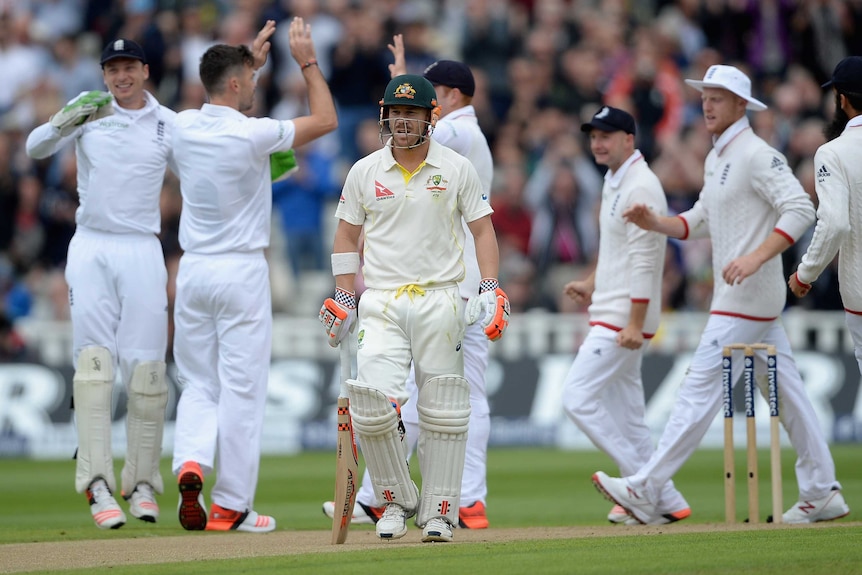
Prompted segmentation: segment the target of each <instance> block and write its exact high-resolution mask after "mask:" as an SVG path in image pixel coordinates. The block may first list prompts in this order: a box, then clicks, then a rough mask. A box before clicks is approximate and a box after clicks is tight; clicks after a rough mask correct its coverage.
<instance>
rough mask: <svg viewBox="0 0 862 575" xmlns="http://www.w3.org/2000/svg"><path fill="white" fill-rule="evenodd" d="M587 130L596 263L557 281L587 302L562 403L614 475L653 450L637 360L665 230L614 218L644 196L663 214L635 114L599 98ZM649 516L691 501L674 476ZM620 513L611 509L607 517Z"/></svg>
mask: <svg viewBox="0 0 862 575" xmlns="http://www.w3.org/2000/svg"><path fill="white" fill-rule="evenodd" d="M581 130H582V131H584V132H589V134H590V150H591V151H592V153H593V156H594V157H595V159H596V163H597V164H599V165H603V166H607V167H608V171H607V173H606V174H605V183H604V186H603V188H602V202H601V209H600V212H599V229H600V231H601V233H600V234H599V254H598V260H597V263H596V269H595V270H594V271H593V272H592V273H591V274H590V275H589V276H588V277H587V278H585V279H583V280H578V281H572V282H569V283H567V284H566V286H565V288H564V291H565V293H566V294H567V295H568V296H569V297H571V298H572V299H573V300H575V301H576V302H578V303H581V304H589V306H590V307H589V315H590V326H591V327H590V331H589V333H588V334H587V337H586V339H585V340H584V342H583V343H582V344H581V346H580V349H578V355H577V356H576V357H575V361H574V362H572V367H571V369H570V370H569V373H568V374H567V375H566V380H565V383H564V387H563V409H565V411H566V414H567V415H568V416H569V417H570V418H571V419H572V421H574V422H575V424H576V425H577V426H578V428H580V429H581V431H583V432H584V433H585V434H586V435H587V437H589V438H590V440H591V441H592V442H593V444H595V445H596V446H597V447H598V448H599V449H601V450H602V451H604V452H605V453H607V454H608V455H609V456H610V457H611V458H612V459H613V460H614V463H616V464H617V466H618V467H619V468H620V472H621V473H622V474H623V475H628V474H630V473H634V472H635V471H637V470H638V469H639V468H640V466H641V465H643V464H644V463H646V462H647V460H649V457H650V455H652V453H653V451H654V449H653V442H652V437H651V435H650V430H649V427H647V425H646V423H645V422H644V415H645V412H646V407H645V405H644V390H643V380H642V379H641V364H642V362H643V353H644V348H645V343H647V342H648V341H649V340H650V339H651V338H652V337H653V336H654V335H655V333H656V331H657V330H658V326H659V320H660V319H661V303H662V300H661V288H662V270H663V269H664V254H665V249H666V248H667V237H666V236H664V235H663V234H658V233H655V232H649V231H646V230H642V229H641V228H639V227H637V226H636V225H634V224H631V223H628V222H626V221H625V219H624V218H623V212H624V211H625V210H626V209H627V208H628V207H629V206H632V205H635V204H644V205H646V206H649V208H650V209H651V210H652V211H653V212H655V213H656V214H660V215H665V214H667V199H666V198H665V195H664V190H663V189H662V186H661V182H659V180H658V178H657V177H656V175H655V174H654V173H653V172H652V170H650V168H649V166H648V165H647V163H646V160H644V157H643V155H642V154H641V153H640V151H639V150H636V149H635V132H636V126H635V119H634V118H633V117H632V115H631V114H629V113H628V112H626V111H624V110H620V109H617V108H612V107H609V106H603V107H602V108H601V109H600V110H599V111H598V112H596V114H595V115H594V116H593V117H592V119H591V120H590V121H589V122H587V123H585V124H583V125H582V126H581ZM656 507H657V511H658V512H657V513H656V516H655V517H654V518H652V519H651V521H650V523H654V524H663V523H673V522H675V521H679V520H681V519H685V518H686V517H688V516H689V515H691V509H690V508H689V506H688V503H687V502H686V501H685V499H684V498H683V496H682V494H681V493H680V492H679V491H678V490H677V489H676V488H674V486H673V481H668V482H667V483H665V484H664V487H663V488H662V491H661V493H660V495H659V498H658V501H657V505H656ZM628 519H629V517H628V515H627V514H626V512H625V510H623V509H622V508H619V507H614V509H612V510H611V512H610V513H609V514H608V520H610V521H611V522H612V523H623V522H625V521H626V520H628Z"/></svg>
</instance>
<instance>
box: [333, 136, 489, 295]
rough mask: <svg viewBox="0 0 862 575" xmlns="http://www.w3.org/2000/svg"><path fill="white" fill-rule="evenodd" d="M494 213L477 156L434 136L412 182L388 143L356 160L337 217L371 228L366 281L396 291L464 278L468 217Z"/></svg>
mask: <svg viewBox="0 0 862 575" xmlns="http://www.w3.org/2000/svg"><path fill="white" fill-rule="evenodd" d="M492 212H493V210H492V209H491V206H490V204H489V203H488V200H487V199H483V191H482V183H481V182H480V180H479V176H478V175H477V174H476V169H475V168H474V167H473V165H472V164H471V163H470V161H469V160H467V159H466V158H465V157H464V156H462V155H460V154H458V153H457V152H455V151H453V150H451V149H449V148H447V147H445V146H443V145H441V144H438V143H437V142H435V141H434V140H433V139H432V140H430V142H429V147H428V156H427V157H426V159H425V163H424V164H423V165H422V166H421V167H420V168H419V169H417V171H416V172H415V173H414V174H413V175H412V176H411V177H410V178H409V179H408V180H407V181H405V175H404V172H403V171H402V169H401V167H400V166H399V165H398V164H397V163H396V162H395V158H394V157H393V156H392V151H391V149H390V148H389V146H388V145H387V146H384V147H383V148H382V149H380V150H377V151H376V152H373V153H371V154H370V155H368V156H366V157H364V158H362V159H360V160H359V161H358V162H356V163H355V164H354V165H353V167H352V168H351V169H350V171H349V172H348V174H347V178H346V180H345V183H344V188H343V190H342V193H341V199H340V200H339V203H338V208H337V209H336V211H335V216H336V217H337V218H340V219H342V220H344V221H346V222H348V223H350V224H353V225H357V226H364V228H365V230H364V231H365V247H364V252H363V254H364V264H363V267H362V273H363V278H364V280H365V285H366V286H368V287H369V288H374V289H397V288H399V287H401V286H404V285H407V284H416V285H419V286H421V287H431V286H435V285H440V284H446V283H453V282H459V281H461V280H462V279H463V278H464V262H463V258H462V251H463V247H464V240H465V232H464V226H463V224H462V223H461V218H462V217H463V219H464V221H467V222H472V221H473V220H477V219H479V218H481V217H482V216H486V215H489V214H491V213H492Z"/></svg>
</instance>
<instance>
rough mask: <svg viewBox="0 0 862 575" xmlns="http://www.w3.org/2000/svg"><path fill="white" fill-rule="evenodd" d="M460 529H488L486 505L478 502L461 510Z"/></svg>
mask: <svg viewBox="0 0 862 575" xmlns="http://www.w3.org/2000/svg"><path fill="white" fill-rule="evenodd" d="M458 527H462V528H464V529H487V528H488V516H487V515H486V514H485V504H484V503H482V502H481V501H477V502H476V503H474V504H473V505H469V506H467V507H461V508H459V509H458Z"/></svg>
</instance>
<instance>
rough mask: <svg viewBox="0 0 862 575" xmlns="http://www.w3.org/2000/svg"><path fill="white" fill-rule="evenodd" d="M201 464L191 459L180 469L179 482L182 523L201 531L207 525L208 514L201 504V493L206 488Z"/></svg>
mask: <svg viewBox="0 0 862 575" xmlns="http://www.w3.org/2000/svg"><path fill="white" fill-rule="evenodd" d="M203 475H204V474H203V471H201V466H200V465H198V464H197V463H195V462H193V461H190V462H187V463H184V464H183V466H182V468H181V469H180V475H179V478H178V479H177V484H178V487H179V490H180V498H181V502H180V508H179V511H178V515H179V519H180V525H182V526H183V529H186V530H187V531H201V530H203V529H205V528H206V526H207V514H206V511H205V510H204V508H203V507H201V504H200V494H201V491H203V488H204V480H203Z"/></svg>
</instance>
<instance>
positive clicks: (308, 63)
mask: <svg viewBox="0 0 862 575" xmlns="http://www.w3.org/2000/svg"><path fill="white" fill-rule="evenodd" d="M312 66H317V60H315V59H314V58H312V59H311V60H309V61H308V62H306V63H305V64H303V65H302V69H303V70H305V69H306V68H311V67H312Z"/></svg>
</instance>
